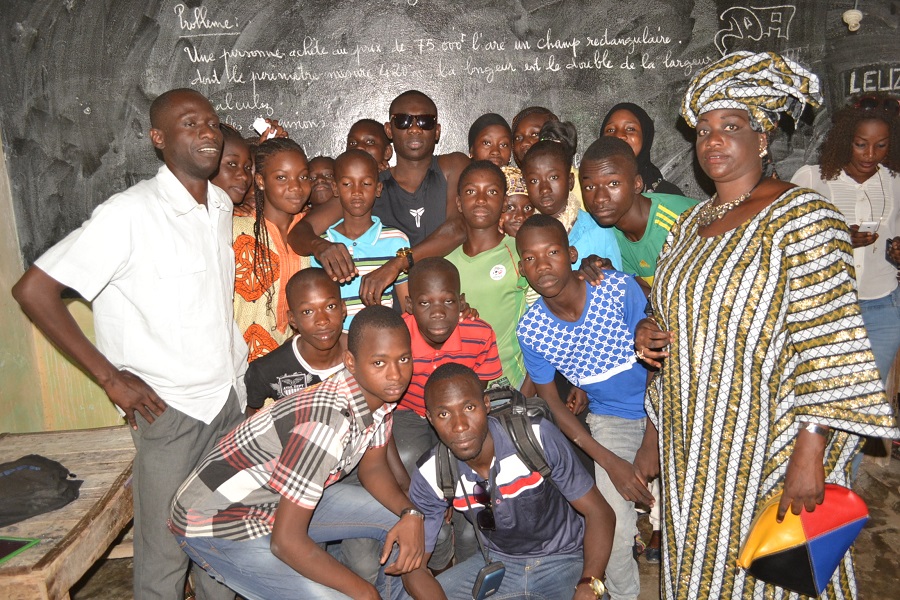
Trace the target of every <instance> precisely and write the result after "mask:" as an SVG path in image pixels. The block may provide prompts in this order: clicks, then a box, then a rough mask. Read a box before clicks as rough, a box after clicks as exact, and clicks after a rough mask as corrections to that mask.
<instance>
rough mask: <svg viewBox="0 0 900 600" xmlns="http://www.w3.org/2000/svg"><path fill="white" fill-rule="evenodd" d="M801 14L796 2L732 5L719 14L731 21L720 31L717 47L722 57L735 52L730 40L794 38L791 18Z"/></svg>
mask: <svg viewBox="0 0 900 600" xmlns="http://www.w3.org/2000/svg"><path fill="white" fill-rule="evenodd" d="M795 14H797V7H796V6H794V5H793V4H781V5H779V6H749V7H748V6H732V7H731V8H728V9H725V10H724V11H723V12H722V14H721V15H719V20H720V21H725V22H727V23H728V27H723V28H722V29H720V30H719V31H717V32H716V37H715V42H716V48H718V50H719V52H720V53H721V54H722V56H725V55H726V54H728V53H729V52H731V50H732V48H731V47H730V46H729V44H728V43H727V42H728V40H742V39H749V40H753V41H754V42H758V41H760V40H761V39H763V38H772V37H775V38H781V39H783V40H786V41H787V40H790V39H791V21H793V19H794V15H795Z"/></svg>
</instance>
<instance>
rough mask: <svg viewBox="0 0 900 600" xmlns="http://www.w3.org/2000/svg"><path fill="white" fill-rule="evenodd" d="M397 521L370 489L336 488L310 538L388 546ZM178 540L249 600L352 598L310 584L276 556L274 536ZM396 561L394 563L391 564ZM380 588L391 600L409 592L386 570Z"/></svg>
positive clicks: (341, 485) (197, 560) (327, 493)
mask: <svg viewBox="0 0 900 600" xmlns="http://www.w3.org/2000/svg"><path fill="white" fill-rule="evenodd" d="M284 501H285V502H287V500H284ZM397 520H398V518H397V516H396V515H395V514H394V513H392V512H391V511H389V510H388V509H386V508H385V507H384V506H382V505H381V504H380V503H379V502H378V501H377V500H375V498H373V497H372V496H371V494H369V492H367V491H366V490H365V489H364V488H362V487H360V486H355V485H347V484H344V483H335V484H332V485H331V486H329V487H328V488H326V489H325V493H324V494H323V496H322V499H321V500H320V501H319V504H318V506H317V507H316V510H315V512H314V513H313V517H312V520H311V521H310V524H309V537H310V538H312V539H313V541H315V542H330V541H336V540H342V539H348V538H361V537H363V538H371V539H377V540H380V541H381V542H382V543H383V542H384V541H385V539H386V537H387V532H388V531H389V530H390V529H391V527H393V526H394V525H395V524H396V523H397ZM175 537H176V539H177V540H178V543H179V545H180V546H181V548H182V549H183V550H184V551H185V552H186V553H187V555H188V556H190V557H191V560H193V561H194V562H195V563H197V564H198V565H200V566H201V567H203V568H204V569H205V570H206V572H207V573H209V575H210V576H211V577H214V578H215V579H217V580H218V581H220V582H221V583H224V584H225V585H227V586H228V587H229V588H231V589H232V590H234V591H235V592H237V593H239V594H240V595H241V596H243V597H244V598H247V600H281V599H282V598H303V599H304V600H307V599H308V600H313V599H316V600H318V599H332V598H341V599H344V598H347V596H345V595H344V594H342V593H341V592H339V591H337V590H334V589H332V588H329V587H326V586H324V585H322V584H320V583H316V582H315V581H312V580H310V579H307V578H306V577H304V576H303V575H301V574H300V573H298V572H297V571H295V570H294V569H293V568H291V567H289V566H288V565H287V564H286V563H284V562H282V561H281V560H280V559H278V558H277V557H275V555H273V554H272V551H271V549H270V544H271V541H272V540H271V535H267V536H265V537H261V538H257V539H254V540H242V541H236V540H226V539H220V538H213V537H191V538H185V537H182V536H175ZM394 558H395V557H394V556H392V557H391V558H389V559H388V561H387V563H386V564H390V563H391V562H392V561H393V560H394ZM376 587H377V588H378V592H379V593H380V594H381V597H382V598H385V599H395V598H398V597H400V595H401V594H402V593H403V584H402V582H401V581H400V578H399V577H391V576H387V575H385V574H384V570H383V569H382V570H381V571H380V572H379V574H378V581H377V582H376Z"/></svg>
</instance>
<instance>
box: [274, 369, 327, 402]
mask: <svg viewBox="0 0 900 600" xmlns="http://www.w3.org/2000/svg"><path fill="white" fill-rule="evenodd" d="M316 379H318V378H317V377H316V376H315V375H312V374H310V373H292V374H290V375H281V376H279V377H278V379H277V381H276V382H275V383H273V384H271V387H272V389H273V390H274V391H275V393H276V394H278V396H277V397H278V398H284V397H285V396H290V395H291V394H296V393H297V392H299V391H300V390H302V389H303V388H307V387H309V386H310V385H312V384H313V383H316V382H315V381H314V380H316Z"/></svg>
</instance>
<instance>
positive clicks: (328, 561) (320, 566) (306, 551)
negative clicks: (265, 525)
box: [271, 497, 379, 599]
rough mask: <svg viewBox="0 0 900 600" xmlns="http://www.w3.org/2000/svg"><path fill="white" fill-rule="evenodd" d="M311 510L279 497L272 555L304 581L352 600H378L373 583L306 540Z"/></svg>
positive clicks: (309, 540)
mask: <svg viewBox="0 0 900 600" xmlns="http://www.w3.org/2000/svg"><path fill="white" fill-rule="evenodd" d="M314 510H315V509H310V508H304V507H302V506H300V505H299V504H295V503H294V502H292V501H291V500H288V499H287V498H284V497H282V498H281V501H280V502H279V503H278V508H277V509H276V511H275V525H274V526H273V528H272V541H271V550H272V554H273V555H274V556H275V557H276V558H278V559H279V560H281V561H282V562H284V563H285V564H287V565H288V566H289V567H291V568H292V569H294V570H295V571H297V572H298V573H300V574H301V575H303V576H304V577H306V578H307V579H311V580H312V581H315V582H317V583H321V584H322V585H325V586H328V587H330V588H332V589H335V590H338V591H340V592H343V593H344V594H346V595H348V596H350V597H351V598H371V599H375V598H379V595H378V591H377V590H376V589H375V587H374V586H373V585H372V584H370V583H369V582H368V581H366V580H364V579H362V578H361V577H359V576H358V575H357V574H356V573H354V572H353V571H351V570H350V569H348V568H347V567H345V566H344V565H342V564H341V563H340V562H339V561H337V560H335V558H334V557H333V556H331V555H330V554H328V552H326V551H325V550H322V549H321V548H319V546H318V545H317V544H316V543H315V542H313V541H312V539H311V538H310V537H309V522H310V521H311V520H312V516H313V512H314Z"/></svg>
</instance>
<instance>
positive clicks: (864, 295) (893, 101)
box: [791, 94, 900, 383]
mask: <svg viewBox="0 0 900 600" xmlns="http://www.w3.org/2000/svg"><path fill="white" fill-rule="evenodd" d="M898 113H900V103H898V100H897V98H894V97H891V96H888V95H884V94H870V95H866V96H862V97H855V98H851V101H850V104H849V105H848V106H846V107H844V108H842V109H841V110H839V111H838V112H837V113H835V115H834V119H833V121H834V123H833V125H832V128H831V130H830V131H829V132H828V134H827V135H826V137H825V141H824V142H823V143H822V148H821V150H820V154H819V165H818V167H816V166H809V165H807V166H804V167H801V168H800V169H799V170H798V171H797V173H796V174H795V175H794V177H793V179H791V181H792V182H793V183H796V184H797V185H799V186H802V187H808V188H812V189H814V190H815V191H817V192H819V193H820V194H822V195H823V196H825V197H826V198H828V199H830V200H831V202H832V203H834V205H835V206H836V207H837V208H838V210H840V211H841V213H842V214H843V215H844V218H845V219H846V220H847V224H848V225H849V226H850V232H851V241H852V243H853V248H854V250H853V259H854V263H855V264H856V279H857V283H858V285H859V304H860V308H861V309H862V316H863V320H864V321H865V324H866V330H867V332H868V334H869V340H870V341H871V342H872V351H873V352H874V354H875V362H876V364H877V365H878V370H879V371H880V372H881V380H882V382H885V383H886V382H887V376H888V372H889V371H890V369H891V364H892V363H893V362H894V357H895V356H896V355H897V350H898V348H900V288H898V286H897V264H896V263H895V262H892V261H891V260H890V257H889V256H888V250H889V248H890V247H891V245H893V247H894V248H893V254H894V256H895V257H896V253H897V251H898V248H897V247H898V246H900V238H895V236H898V235H900V175H898V171H900V116H898Z"/></svg>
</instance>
